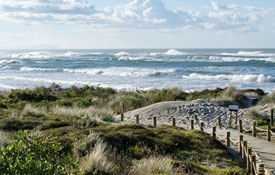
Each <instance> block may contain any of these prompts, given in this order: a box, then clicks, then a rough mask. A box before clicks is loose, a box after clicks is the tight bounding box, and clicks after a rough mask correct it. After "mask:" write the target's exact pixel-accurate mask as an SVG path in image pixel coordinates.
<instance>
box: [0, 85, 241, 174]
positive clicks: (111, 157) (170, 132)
mask: <svg viewBox="0 0 275 175" xmlns="http://www.w3.org/2000/svg"><path fill="white" fill-rule="evenodd" d="M236 91H237V90H236V89H234V88H232V87H230V88H229V89H228V88H226V89H215V90H204V91H201V92H190V93H186V92H183V91H181V90H180V89H178V88H174V89H164V90H149V91H135V92H124V91H122V92H116V91H115V90H113V89H111V88H100V87H89V86H85V87H81V88H77V87H71V88H69V89H61V88H60V87H59V86H58V85H56V84H53V85H52V86H51V87H48V88H46V87H38V88H35V89H33V90H30V89H26V90H13V91H11V92H6V93H1V95H0V96H1V98H0V137H1V139H0V140H1V142H0V147H1V152H0V167H1V168H2V167H3V168H2V169H0V174H41V172H43V173H42V174H81V175H88V174H93V175H118V174H119V175H124V174H125V175H126V174H135V175H138V174H155V175H157V174H158V175H168V174H169V175H172V174H217V175H218V174H222V175H226V174H245V173H244V170H243V168H242V164H241V163H240V162H239V161H238V160H236V159H235V158H234V157H232V156H231V155H230V154H229V153H228V152H227V151H226V149H225V148H224V147H223V146H222V145H221V144H220V143H219V142H217V141H215V140H213V139H212V137H210V136H209V135H207V134H204V133H201V132H199V131H186V130H184V129H181V128H177V127H168V126H159V127H156V128H149V127H145V126H141V125H122V124H112V123H111V122H112V121H113V115H114V114H119V113H121V112H123V111H124V112H125V111H129V110H132V109H136V108H139V107H143V106H147V105H150V104H153V103H156V102H161V101H169V100H170V101H172V100H173V101H174V100H194V99H199V98H200V99H208V100H211V99H219V98H220V97H225V96H226V98H229V97H230V95H232V94H233V96H234V98H232V99H231V100H236V98H235V97H236V96H235V92H236ZM233 92H234V93H233ZM220 100H221V98H220ZM108 122H109V123H108ZM26 130H27V131H26ZM34 133H36V134H34ZM37 133H38V134H37ZM13 136H14V138H13ZM34 152H35V153H36V154H33V153H34ZM26 162H27V163H26ZM30 172H31V173H30ZM36 172H39V173H36Z"/></svg>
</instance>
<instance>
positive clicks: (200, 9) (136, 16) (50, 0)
mask: <svg viewBox="0 0 275 175" xmlns="http://www.w3.org/2000/svg"><path fill="white" fill-rule="evenodd" d="M274 41H275V1H273V0H261V1H259V0H235V1H227V0H219V1H215V0H213V1H208V0H0V48H1V49H24V48H27V49H40V48H70V49H71V48H76V49H98V48H240V47H241V48H274V47H275V42H274Z"/></svg>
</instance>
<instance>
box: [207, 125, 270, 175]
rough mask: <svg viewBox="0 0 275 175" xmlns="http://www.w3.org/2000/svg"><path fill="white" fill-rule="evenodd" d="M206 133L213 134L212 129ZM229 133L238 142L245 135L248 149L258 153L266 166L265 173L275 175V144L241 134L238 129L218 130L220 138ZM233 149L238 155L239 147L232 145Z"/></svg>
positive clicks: (244, 138)
mask: <svg viewBox="0 0 275 175" xmlns="http://www.w3.org/2000/svg"><path fill="white" fill-rule="evenodd" d="M206 132H208V133H211V132H212V131H211V130H210V129H207V130H206ZM227 132H230V137H231V138H233V139H234V140H236V141H238V139H239V137H240V135H243V140H245V141H247V147H248V148H252V149H253V151H255V152H256V153H257V156H258V157H259V159H260V160H261V163H262V164H264V166H265V173H266V174H267V175H275V143H274V142H269V141H267V140H264V139H263V138H258V137H253V136H251V135H248V134H243V133H240V132H239V131H238V130H236V129H229V128H222V129H218V128H217V130H216V133H217V134H218V135H219V136H220V137H224V138H225V137H226V135H227ZM231 148H232V149H233V150H234V151H236V153H238V152H239V151H240V150H239V147H238V146H236V145H232V146H231Z"/></svg>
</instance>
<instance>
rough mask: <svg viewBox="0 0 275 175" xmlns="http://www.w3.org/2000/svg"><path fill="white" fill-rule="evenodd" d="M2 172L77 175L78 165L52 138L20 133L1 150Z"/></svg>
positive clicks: (24, 132) (5, 173) (0, 169)
mask: <svg viewBox="0 0 275 175" xmlns="http://www.w3.org/2000/svg"><path fill="white" fill-rule="evenodd" d="M0 172H1V174H3V175H9V174H43V175H52V174H56V175H61V174H62V175H63V174H75V173H76V163H75V161H74V160H73V158H72V157H71V156H70V155H66V154H64V153H63V152H62V145H61V144H59V143H56V142H55V141H54V140H53V139H51V138H50V137H47V138H41V137H38V136H31V135H30V134H29V133H28V132H27V131H20V132H18V133H17V134H16V135H15V136H14V140H13V141H12V142H10V143H9V144H8V146H7V147H3V148H1V149H0Z"/></svg>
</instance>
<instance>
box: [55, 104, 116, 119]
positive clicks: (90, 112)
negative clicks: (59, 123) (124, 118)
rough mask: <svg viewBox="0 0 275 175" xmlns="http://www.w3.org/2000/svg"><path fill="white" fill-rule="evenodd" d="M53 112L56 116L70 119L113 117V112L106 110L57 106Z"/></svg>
mask: <svg viewBox="0 0 275 175" xmlns="http://www.w3.org/2000/svg"><path fill="white" fill-rule="evenodd" d="M52 112H53V113H54V114H56V115H63V116H69V117H81V118H83V117H85V118H90V119H99V118H100V117H101V116H102V115H110V116H112V114H113V112H112V111H111V110H110V109H106V108H95V107H89V108H79V107H61V106H56V107H54V108H53V109H52Z"/></svg>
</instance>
